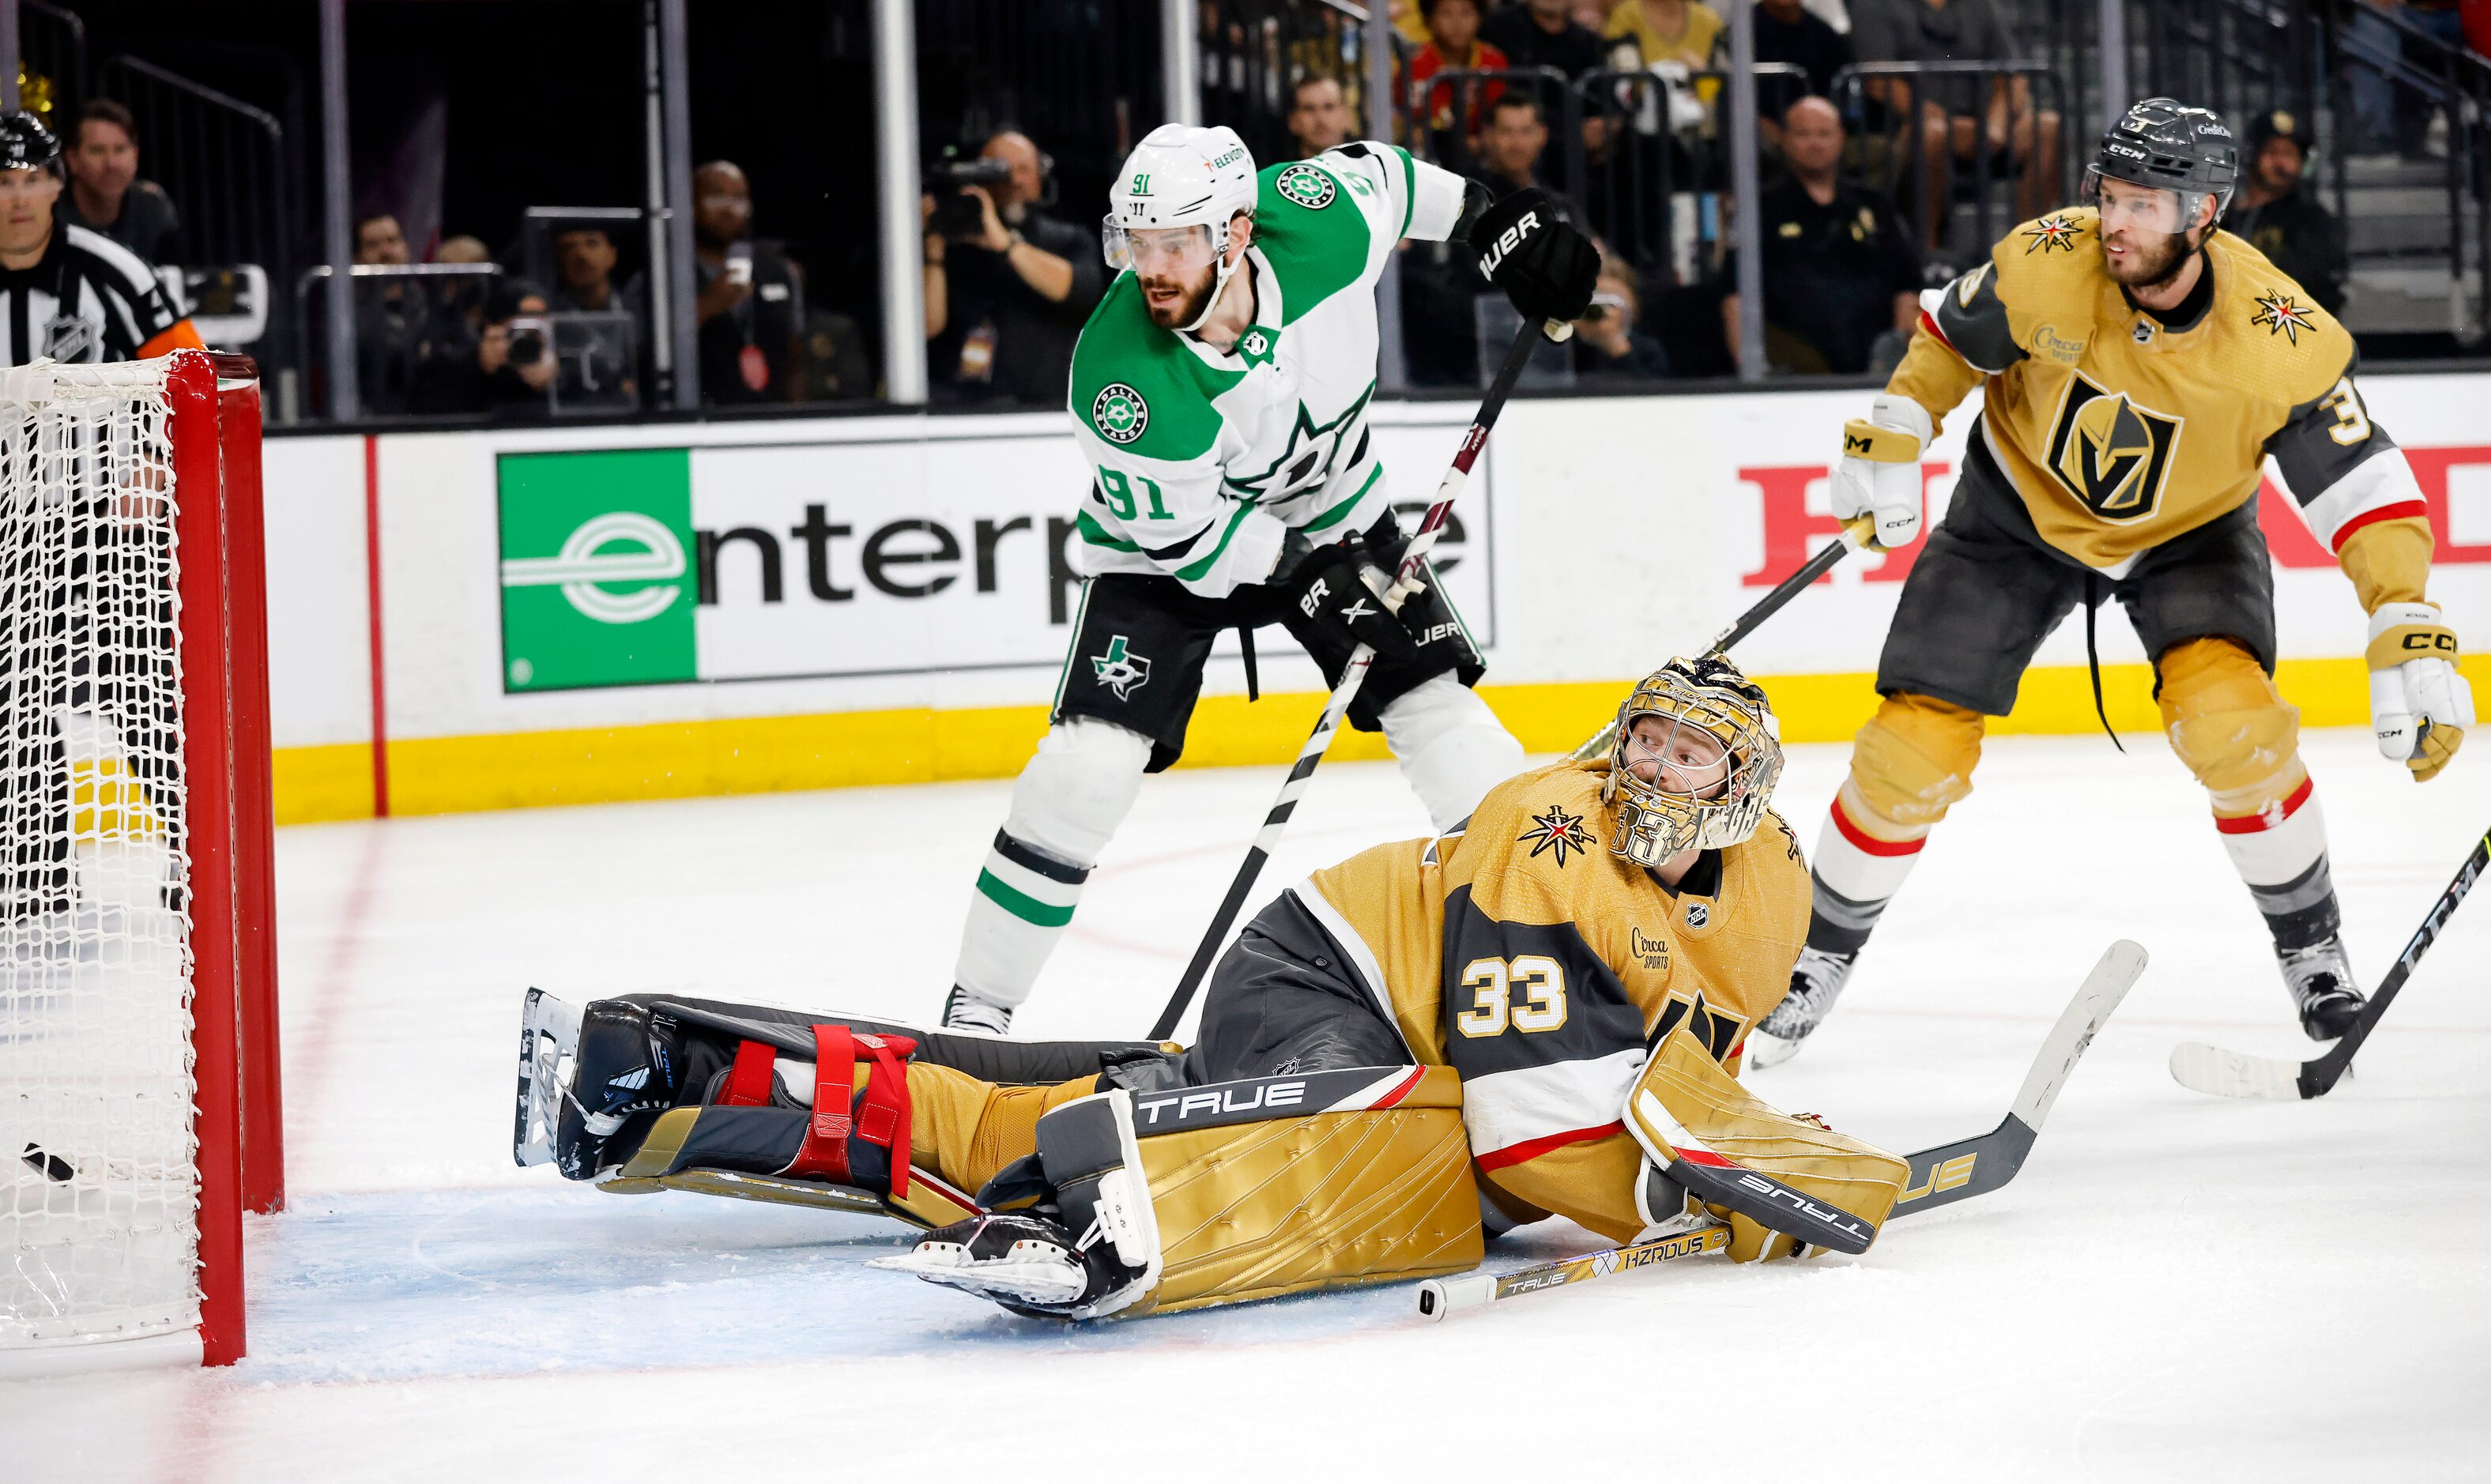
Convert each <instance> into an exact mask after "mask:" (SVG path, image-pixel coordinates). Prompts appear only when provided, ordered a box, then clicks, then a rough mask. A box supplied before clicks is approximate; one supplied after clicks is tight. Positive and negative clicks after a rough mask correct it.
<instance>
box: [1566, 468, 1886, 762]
mask: <svg viewBox="0 0 2491 1484" xmlns="http://www.w3.org/2000/svg"><path fill="white" fill-rule="evenodd" d="M1876 529H1877V528H1876V527H1875V526H1874V525H1873V524H1871V523H1870V521H1869V520H1868V518H1867V517H1866V516H1864V515H1863V516H1861V518H1859V519H1857V520H1854V521H1853V522H1851V523H1850V524H1849V525H1847V526H1844V527H1843V528H1842V539H1840V540H1838V541H1829V542H1827V543H1826V544H1825V545H1824V546H1823V547H1822V548H1820V549H1819V550H1818V551H1817V553H1816V555H1815V556H1812V557H1810V558H1808V559H1807V560H1806V561H1805V562H1803V563H1802V564H1801V565H1800V569H1799V570H1798V571H1795V572H1793V573H1791V574H1790V575H1789V576H1787V577H1785V578H1783V579H1782V580H1781V581H1779V582H1777V583H1775V584H1774V585H1773V591H1772V592H1770V593H1768V594H1766V595H1765V596H1764V597H1759V598H1757V599H1756V600H1755V602H1754V603H1753V604H1751V605H1750V606H1749V607H1748V609H1747V611H1746V612H1744V613H1743V614H1740V615H1739V617H1738V619H1737V620H1736V621H1735V622H1733V623H1732V624H1731V625H1730V626H1729V627H1727V628H1725V629H1723V630H1721V631H1720V632H1719V633H1718V634H1715V635H1714V637H1713V642H1712V643H1711V644H1708V645H1706V646H1705V647H1704V653H1705V654H1707V655H1722V654H1727V653H1728V652H1729V649H1730V646H1731V645H1734V644H1736V643H1738V642H1739V641H1740V640H1742V639H1744V638H1745V637H1747V635H1749V634H1751V633H1754V632H1755V631H1756V630H1757V629H1758V628H1759V627H1761V626H1763V624H1764V622H1765V620H1767V619H1769V618H1772V617H1773V615H1774V614H1776V613H1779V612H1781V611H1782V608H1783V605H1785V604H1787V603H1788V602H1789V601H1790V600H1791V599H1792V598H1794V597H1798V596H1799V595H1800V594H1801V593H1802V592H1804V591H1806V589H1807V586H1808V584H1809V583H1812V582H1814V581H1816V579H1818V578H1819V577H1822V576H1824V575H1825V574H1826V573H1828V572H1830V571H1832V570H1833V568H1834V566H1835V564H1837V563H1839V562H1840V561H1841V560H1842V559H1843V558H1844V557H1847V556H1849V555H1851V553H1852V552H1853V551H1854V550H1855V549H1857V548H1859V547H1861V546H1863V545H1865V544H1867V541H1868V538H1869V537H1871V536H1872V535H1874V534H1875V532H1876ZM1617 736H1618V724H1617V722H1616V720H1615V719H1614V718H1612V719H1611V720H1609V721H1606V722H1603V723H1601V725H1600V729H1599V731H1597V732H1596V733H1594V734H1593V735H1592V737H1591V739H1590V740H1589V741H1587V742H1584V743H1583V744H1582V745H1581V746H1579V747H1576V748H1575V749H1574V750H1573V751H1571V752H1569V753H1568V754H1567V758H1568V761H1571V762H1576V763H1580V762H1583V761H1585V760H1587V759H1590V758H1596V757H1600V756H1602V755H1604V754H1605V753H1607V751H1608V750H1609V744H1610V743H1611V742H1615V741H1617Z"/></svg>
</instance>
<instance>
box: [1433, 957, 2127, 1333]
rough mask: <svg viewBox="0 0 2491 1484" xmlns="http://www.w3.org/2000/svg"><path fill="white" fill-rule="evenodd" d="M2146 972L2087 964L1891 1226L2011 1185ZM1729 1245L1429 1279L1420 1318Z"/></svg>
mask: <svg viewBox="0 0 2491 1484" xmlns="http://www.w3.org/2000/svg"><path fill="white" fill-rule="evenodd" d="M2144 972H2145V950H2144V949H2143V948H2141V947H2139V946H2136V945H2135V944H2133V943H2130V942H2128V941H2127V940H2125V939H2122V940H2120V941H2119V942H2117V943H2114V944H2112V945H2111V946H2110V948H2109V951H2107V952H2105V953H2103V954H2102V956H2101V961H2100V962H2098V963H2096V964H2095V965H2094V970H2093V973H2091V974H2089V975H2085V981H2084V983H2083V984H2081V985H2079V986H2078V987H2077V989H2076V994H2075V998H2074V999H2072V1000H2070V1001H2068V1002H2067V1007H2066V1009H2064V1010H2062V1011H2060V1012H2059V1021H2058V1024H2056V1025H2054V1026H2052V1027H2051V1028H2050V1033H2049V1035H2048V1036H2046V1037H2044V1038H2043V1040H2042V1042H2041V1049H2040V1051H2039V1052H2037V1054H2036V1055H2035V1056H2034V1058H2033V1066H2032V1069H2031V1070H2030V1071H2028V1072H2026V1073H2025V1074H2024V1086H2023V1088H2022V1089H2021V1090H2020V1091H2017V1092H2016V1094H2015V1101H2014V1102H2013V1103H2012V1104H2010V1105H2009V1106H2008V1108H2007V1117H2006V1118H2004V1119H2002V1120H1999V1124H1998V1126H1997V1127H1996V1128H1993V1129H1991V1130H1990V1131H1989V1132H1987V1133H1985V1134H1981V1135H1978V1137H1975V1138H1971V1139H1963V1140H1959V1141H1957V1142H1955V1143H1953V1144H1941V1145H1939V1146H1938V1147H1937V1148H1935V1149H1922V1150H1920V1152H1919V1153H1917V1154H1914V1155H1913V1156H1911V1174H1910V1175H1909V1176H1908V1177H1907V1178H1906V1180H1905V1183H1904V1186H1903V1193H1902V1195H1901V1196H1899V1197H1897V1198H1896V1200H1895V1202H1894V1209H1893V1212H1892V1214H1891V1215H1889V1216H1888V1217H1887V1218H1886V1219H1887V1220H1889V1221H1891V1220H1893V1219H1894V1217H1895V1216H1903V1215H1910V1214H1913V1213H1915V1212H1919V1211H1925V1210H1934V1209H1936V1208H1939V1207H1941V1206H1951V1205H1952V1204H1954V1203H1955V1202H1957V1201H1967V1200H1970V1199H1971V1198H1972V1197H1974V1196H1979V1195H1987V1194H1988V1193H1989V1192H1991V1191H1993V1190H1996V1189H1997V1188H1998V1187H2000V1186H2001V1185H2004V1184H2006V1183H2007V1181H2008V1180H2011V1179H2013V1178H2015V1175H2016V1172H2017V1171H2019V1170H2021V1169H2023V1168H2024V1157H2025V1156H2026V1155H2027V1154H2029V1153H2031V1152H2032V1151H2033V1142H2034V1141H2035V1140H2036V1139H2037V1138H2039V1137H2040V1133H2041V1124H2042V1123H2043V1121H2044V1120H2047V1119H2048V1118H2049V1117H2050V1107H2051V1105H2052V1104H2053V1103H2055V1102H2057V1101H2058V1099H2059V1090H2060V1089H2061V1088H2064V1087H2066V1083H2067V1075H2068V1074H2069V1073H2070V1072H2072V1071H2074V1070H2075V1068H2076V1063H2077V1062H2079V1061H2081V1060H2083V1058H2084V1054H2085V1050H2086V1048H2087V1047H2089V1046H2091V1045H2092V1044H2093V1041H2094V1035H2095V1033H2096V1032H2098V1031H2100V1030H2101V1028H2102V1023H2103V1022H2104V1021H2107V1020H2108V1019H2110V1015H2111V1012H2112V1011H2113V1010H2116V1009H2118V1008H2119V1003H2120V1001H2122V1000H2124V999H2125V998H2126V996H2127V991H2128V989H2129V987H2130V986H2132V985H2133V984H2135V983H2136V978H2137V975H2140V974H2143V973H2144ZM1729 1244H1730V1234H1729V1229H1728V1228H1726V1227H1705V1228H1702V1229H1700V1230H1697V1231H1693V1232H1681V1233H1676V1234H1673V1235H1671V1236H1668V1237H1654V1238H1653V1239H1651V1240H1650V1241H1640V1242H1632V1243H1629V1244H1628V1245H1626V1246H1623V1247H1610V1248H1607V1249H1605V1250H1603V1251H1599V1252H1593V1253H1587V1254H1585V1255H1584V1256H1582V1257H1575V1258H1564V1259H1560V1260H1559V1261H1557V1262H1553V1263H1540V1264H1537V1265H1535V1266H1530V1267H1523V1268H1518V1269H1516V1270H1515V1271H1512V1272H1509V1273H1474V1274H1470V1275H1467V1276H1464V1277H1459V1278H1431V1279H1429V1280H1427V1281H1426V1282H1424V1283H1421V1284H1420V1285H1419V1313H1420V1314H1421V1316H1423V1317H1424V1318H1427V1319H1436V1320H1440V1319H1443V1318H1444V1317H1445V1316H1446V1315H1447V1314H1450V1313H1451V1312H1452V1311H1454V1310H1456V1309H1470V1308H1477V1307H1478V1306H1480V1304H1486V1303H1494V1302H1495V1301H1496V1300H1498V1299H1500V1298H1513V1297H1518V1296H1519V1295H1524V1294H1536V1293H1539V1292H1540V1291H1541V1290H1543V1289H1552V1288H1559V1287H1562V1286H1564V1285H1566V1284H1568V1283H1580V1282H1582V1281H1583V1280H1585V1279H1587V1278H1605V1277H1608V1276H1609V1275H1611V1274H1612V1273H1620V1272H1626V1271H1629V1270H1631V1269H1633V1268H1637V1267H1648V1266H1652V1265H1653V1264H1655V1263H1663V1262H1668V1261H1669V1260H1671V1259H1673V1258H1682V1257H1694V1256H1697V1255H1698V1254H1700V1253H1705V1252H1718V1251H1720V1250H1721V1249H1723V1248H1725V1247H1727V1246H1728V1245H1729Z"/></svg>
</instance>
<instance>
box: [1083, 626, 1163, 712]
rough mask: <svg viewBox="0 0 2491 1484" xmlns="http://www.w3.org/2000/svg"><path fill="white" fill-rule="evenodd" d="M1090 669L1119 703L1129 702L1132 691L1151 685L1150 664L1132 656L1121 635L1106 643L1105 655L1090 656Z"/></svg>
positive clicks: (1141, 658) (1145, 660)
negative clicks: (1114, 694)
mask: <svg viewBox="0 0 2491 1484" xmlns="http://www.w3.org/2000/svg"><path fill="white" fill-rule="evenodd" d="M1090 668H1091V670H1092V671H1093V672H1094V673H1096V674H1097V675H1098V677H1099V684H1101V685H1104V686H1106V687H1107V688H1108V689H1110V690H1112V691H1114V692H1116V699H1117V700H1119V701H1129V700H1131V699H1132V696H1133V692H1134V691H1136V690H1139V689H1141V688H1142V687H1143V686H1144V685H1147V684H1150V683H1151V662H1150V661H1149V660H1147V659H1145V658H1143V657H1142V656H1141V655H1136V654H1134V653H1133V652H1132V650H1131V649H1129V648H1128V646H1127V644H1126V640H1125V636H1124V635H1123V634H1117V635H1116V636H1114V637H1113V638H1111V639H1109V640H1108V641H1107V653H1105V654H1104V655H1091V656H1090Z"/></svg>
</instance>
